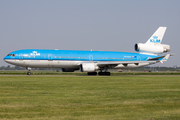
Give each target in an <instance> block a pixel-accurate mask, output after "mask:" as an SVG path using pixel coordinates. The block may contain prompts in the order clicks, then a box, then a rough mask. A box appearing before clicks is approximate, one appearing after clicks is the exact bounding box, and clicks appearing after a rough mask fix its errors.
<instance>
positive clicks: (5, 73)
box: [0, 70, 180, 75]
mask: <svg viewBox="0 0 180 120" xmlns="http://www.w3.org/2000/svg"><path fill="white" fill-rule="evenodd" d="M0 75H27V70H17V71H13V70H12V71H11V70H9V71H8V70H5V71H2V70H1V71H0ZM31 75H87V73H86V72H80V71H75V72H56V71H53V70H52V71H46V70H44V71H40V70H37V71H31ZM111 75H180V72H178V71H168V72H165V71H160V72H142V71H141V72H139V71H132V72H115V71H112V72H111Z"/></svg>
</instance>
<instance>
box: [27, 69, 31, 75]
mask: <svg viewBox="0 0 180 120" xmlns="http://www.w3.org/2000/svg"><path fill="white" fill-rule="evenodd" d="M26 69H27V70H28V72H27V75H31V68H29V67H28V68H26Z"/></svg>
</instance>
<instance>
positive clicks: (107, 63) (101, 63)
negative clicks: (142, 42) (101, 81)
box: [97, 61, 157, 67]
mask: <svg viewBox="0 0 180 120" xmlns="http://www.w3.org/2000/svg"><path fill="white" fill-rule="evenodd" d="M156 62H157V61H118V62H117V61H115V62H113V61H109V62H107V61H105V62H98V63H97V66H100V67H103V66H107V65H115V66H116V65H119V64H124V65H126V64H135V65H138V64H139V63H152V64H153V63H156Z"/></svg>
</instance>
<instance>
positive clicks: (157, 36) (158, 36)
mask: <svg viewBox="0 0 180 120" xmlns="http://www.w3.org/2000/svg"><path fill="white" fill-rule="evenodd" d="M166 28H167V27H159V28H158V29H157V30H156V32H155V33H154V34H153V35H152V36H151V37H150V38H149V40H148V41H147V42H146V43H145V44H161V42H162V39H163V36H164V33H165V31H166Z"/></svg>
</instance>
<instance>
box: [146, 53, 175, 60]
mask: <svg viewBox="0 0 180 120" xmlns="http://www.w3.org/2000/svg"><path fill="white" fill-rule="evenodd" d="M169 56H173V55H172V54H167V55H165V56H160V57H155V58H150V59H148V61H151V60H159V61H167V60H168V58H169ZM161 58H163V59H162V60H160V59H161Z"/></svg>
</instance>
